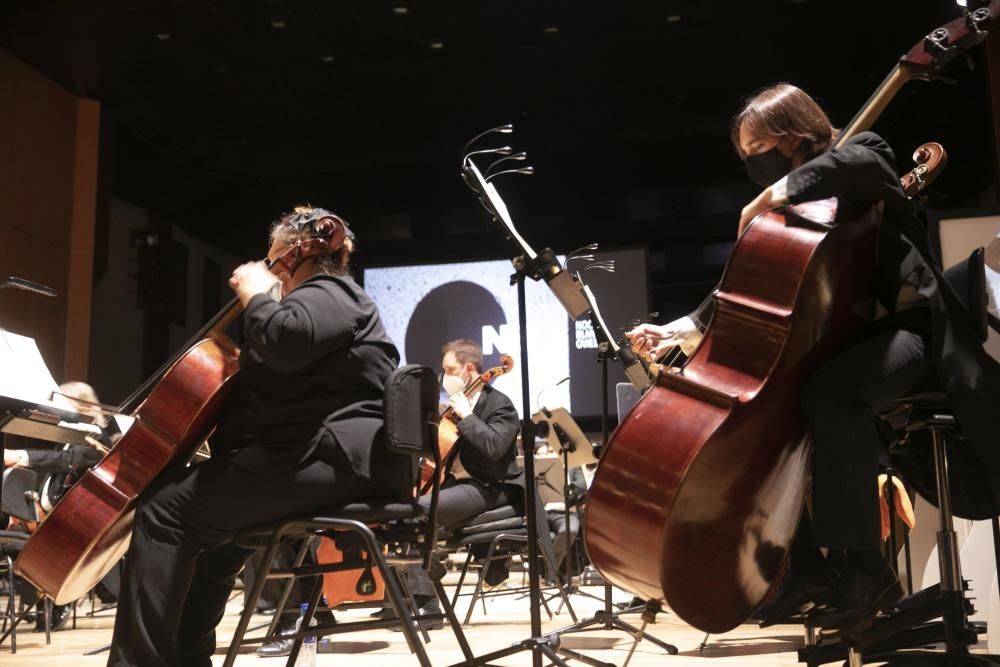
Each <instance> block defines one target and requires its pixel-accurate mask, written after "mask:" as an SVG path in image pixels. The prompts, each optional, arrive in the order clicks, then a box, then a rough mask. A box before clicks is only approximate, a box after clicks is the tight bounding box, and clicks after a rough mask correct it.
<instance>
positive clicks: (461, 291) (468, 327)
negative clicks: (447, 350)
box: [405, 280, 517, 368]
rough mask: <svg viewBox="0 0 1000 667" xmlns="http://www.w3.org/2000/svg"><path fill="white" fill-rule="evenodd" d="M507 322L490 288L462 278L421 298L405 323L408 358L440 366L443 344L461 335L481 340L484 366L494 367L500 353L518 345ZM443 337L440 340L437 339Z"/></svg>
mask: <svg viewBox="0 0 1000 667" xmlns="http://www.w3.org/2000/svg"><path fill="white" fill-rule="evenodd" d="M511 334H514V338H515V339H516V337H517V332H516V331H512V329H511V327H509V326H507V316H506V314H505V313H504V312H503V308H502V307H501V306H500V304H499V303H497V300H496V299H495V298H494V297H493V294H491V293H490V292H489V291H487V290H486V289H485V288H484V287H482V286H481V285H477V284H476V283H472V282H468V281H465V280H460V281H456V282H452V283H446V284H444V285H441V286H440V287H435V288H434V289H432V290H431V291H430V292H429V293H428V294H427V296H425V297H424V298H423V299H421V300H420V302H419V303H418V304H417V306H416V308H414V309H413V315H412V316H411V317H410V322H409V324H408V325H407V327H406V351H405V354H406V359H407V361H408V362H410V363H418V364H427V365H428V366H431V367H434V368H437V366H438V365H440V363H441V345H443V344H444V343H446V342H448V341H452V340H457V339H459V338H467V339H469V340H473V341H475V342H477V343H479V345H480V346H482V348H483V367H484V368H491V367H493V366H496V365H497V364H498V363H499V361H500V355H501V354H503V353H509V351H510V350H513V349H514V348H515V347H516V344H511V343H512V341H510V340H509V339H510V337H511ZM438 341H440V342H438Z"/></svg>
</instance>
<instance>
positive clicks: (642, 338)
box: [625, 316, 698, 361]
mask: <svg viewBox="0 0 1000 667" xmlns="http://www.w3.org/2000/svg"><path fill="white" fill-rule="evenodd" d="M697 330H698V325H697V324H695V322H694V320H692V319H691V318H690V317H687V316H685V317H679V318H677V319H676V320H674V321H673V322H669V323H668V324H661V325H656V324H650V323H648V322H647V323H644V324H640V325H639V326H637V327H636V328H635V329H632V330H631V331H627V332H625V337H626V338H627V339H628V341H629V343H630V344H631V347H632V349H633V350H634V351H635V352H636V353H637V354H644V355H646V356H647V357H648V358H649V359H651V360H653V361H655V360H656V359H659V358H660V357H662V356H663V355H664V354H665V353H666V352H667V351H668V350H670V349H671V348H673V347H676V346H677V345H680V344H681V342H683V340H684V338H685V337H686V336H688V335H689V334H691V332H693V331H697Z"/></svg>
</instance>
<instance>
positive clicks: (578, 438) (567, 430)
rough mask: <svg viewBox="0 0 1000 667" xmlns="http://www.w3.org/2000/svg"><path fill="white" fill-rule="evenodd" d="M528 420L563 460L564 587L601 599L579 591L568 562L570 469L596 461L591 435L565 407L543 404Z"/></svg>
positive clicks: (570, 547) (570, 551) (571, 550)
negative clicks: (551, 407) (551, 406)
mask: <svg viewBox="0 0 1000 667" xmlns="http://www.w3.org/2000/svg"><path fill="white" fill-rule="evenodd" d="M531 419H532V421H533V422H535V424H537V425H539V426H540V427H542V428H540V430H541V431H543V432H544V434H545V438H546V440H547V441H548V446H549V451H558V452H559V456H560V458H561V459H562V480H561V481H562V494H561V495H562V500H563V520H564V521H565V525H566V531H565V533H564V539H565V542H566V556H565V563H566V567H565V579H564V582H563V583H564V586H567V587H569V588H570V590H571V591H572V592H574V593H578V594H580V595H586V596H587V597H592V598H594V599H597V600H600V599H601V598H598V597H597V596H595V595H592V594H590V593H587V592H585V591H582V590H580V589H579V588H578V587H577V586H575V585H574V584H573V575H572V573H571V572H570V568H569V566H570V564H571V563H572V562H573V554H574V548H573V542H574V539H573V538H572V535H571V533H572V531H571V521H570V511H569V510H570V505H572V504H573V501H572V499H571V496H573V495H575V494H574V493H573V488H572V486H571V485H570V481H569V471H570V469H571V468H577V467H580V466H584V465H588V464H591V463H597V457H595V456H594V448H593V446H592V445H591V443H590V438H588V437H587V436H586V435H585V434H584V432H583V430H581V429H580V427H579V426H578V425H577V423H576V421H575V420H574V419H573V417H572V416H571V415H570V414H569V412H568V411H567V410H566V408H554V409H552V410H549V409H548V408H544V407H543V408H542V409H541V410H539V411H538V412H536V413H535V414H534V415H532V417H531ZM580 525H581V527H582V525H583V522H582V518H581V522H580Z"/></svg>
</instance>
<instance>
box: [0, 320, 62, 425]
mask: <svg viewBox="0 0 1000 667" xmlns="http://www.w3.org/2000/svg"><path fill="white" fill-rule="evenodd" d="M58 391H59V385H57V384H56V381H55V379H54V378H53V377H52V373H51V372H49V368H48V366H46V365H45V360H43V359H42V353H41V352H39V350H38V346H37V345H36V344H35V339H34V338H29V337H27V336H21V335H19V334H16V333H13V332H10V331H7V330H5V329H0V395H2V396H9V397H11V398H16V399H19V400H22V401H27V402H30V403H40V404H42V405H47V406H51V407H54V408H59V409H61V410H69V411H71V412H75V410H74V409H73V408H72V406H69V405H65V404H62V403H59V402H56V401H54V400H53V396H54V395H56V392H58Z"/></svg>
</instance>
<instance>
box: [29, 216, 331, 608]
mask: <svg viewBox="0 0 1000 667" xmlns="http://www.w3.org/2000/svg"><path fill="white" fill-rule="evenodd" d="M303 224H308V225H310V226H311V237H310V238H307V239H301V240H299V241H297V242H296V243H294V244H292V245H290V246H289V247H288V248H286V249H285V250H284V251H283V252H282V254H281V255H280V256H279V257H276V258H275V259H274V260H272V261H269V262H268V263H267V265H268V268H269V269H270V270H271V271H272V272H274V273H280V272H288V273H290V274H294V273H295V270H296V269H297V268H298V267H299V266H300V265H301V264H302V262H303V261H305V260H306V259H308V258H309V257H312V256H314V255H319V254H328V253H331V252H333V251H335V250H336V249H337V248H339V247H340V245H341V244H343V242H344V240H345V239H346V238H347V234H348V231H347V226H346V224H345V223H344V221H343V220H341V219H340V218H338V217H337V216H334V215H332V214H327V213H326V212H322V211H320V212H318V214H317V215H316V216H313V217H309V218H306V220H305V221H304V222H303ZM241 311H242V305H241V304H240V301H239V299H233V300H232V301H231V302H230V303H229V304H227V305H226V307H225V308H223V309H222V310H221V311H220V312H219V313H218V314H217V315H216V316H215V317H213V318H212V319H211V320H210V321H209V322H208V323H207V324H206V325H205V326H204V327H203V328H202V329H201V330H200V331H199V332H198V333H197V334H196V335H195V336H194V337H193V338H192V339H191V340H190V341H189V342H188V344H187V345H185V346H184V347H183V348H182V349H181V350H180V351H179V352H178V353H177V354H175V355H174V356H173V357H171V358H170V359H169V360H168V361H167V363H165V364H164V365H163V367H161V368H160V369H159V370H158V371H157V372H156V373H155V374H154V375H153V376H151V377H150V378H149V379H148V380H146V381H145V382H144V383H143V384H142V385H141V386H140V387H139V388H138V389H136V391H135V392H133V393H132V395H131V396H129V397H128V398H127V399H126V400H125V402H124V403H123V404H122V405H121V406H120V407H119V408H118V410H117V411H118V412H120V413H126V414H129V415H131V416H132V417H133V419H134V421H133V424H132V426H131V427H130V428H129V430H128V432H127V433H125V435H124V436H122V438H121V439H120V440H119V441H118V442H117V443H116V444H115V446H114V447H113V448H112V449H111V451H110V452H109V453H108V454H107V455H106V456H105V457H104V459H102V460H101V462H100V463H98V464H97V465H96V466H94V467H93V468H91V469H90V470H88V471H86V472H85V473H84V474H83V475H82V476H81V478H80V481H79V482H78V483H77V484H75V485H74V486H73V487H72V488H71V489H70V490H69V491H67V492H66V494H65V495H64V496H63V497H62V498H61V499H60V500H59V502H58V503H57V504H56V506H55V507H53V508H52V511H51V512H50V513H49V514H48V516H47V517H46V519H45V521H44V522H43V523H41V524H39V526H38V528H37V530H36V531H35V533H34V535H33V536H32V537H31V539H30V540H28V542H27V543H26V544H25V546H24V549H23V550H22V551H21V555H20V556H19V557H18V560H17V563H16V564H15V566H14V569H15V571H16V572H17V573H18V574H20V575H21V576H22V577H24V578H25V579H27V580H28V581H29V582H31V584H32V585H33V586H35V588H37V589H38V590H40V591H41V592H42V593H43V594H44V595H45V596H47V597H49V598H52V600H53V601H54V602H55V603H56V604H67V603H69V602H72V601H73V600H77V599H79V598H81V597H83V596H84V595H85V594H86V593H87V591H89V590H90V589H92V588H93V587H94V586H95V585H96V584H97V582H99V581H100V580H101V579H102V578H103V577H104V575H105V574H107V572H108V570H110V569H111V568H112V567H113V566H114V565H115V563H117V562H118V561H119V560H120V559H121V557H122V556H123V555H124V554H125V552H126V550H127V549H128V546H129V541H130V539H131V536H132V519H133V514H134V511H135V505H136V501H137V499H138V497H139V495H140V494H141V493H142V492H143V491H144V490H145V489H146V488H148V487H149V486H150V485H151V484H152V483H153V482H154V480H156V478H157V477H159V476H160V474H161V473H163V472H164V471H165V470H168V469H172V468H176V467H178V466H183V465H185V464H186V463H187V462H188V461H189V460H190V459H191V458H192V457H193V455H194V453H195V451H196V450H197V449H198V447H199V446H200V445H201V444H202V442H204V441H205V439H206V438H207V437H208V434H209V433H210V432H211V431H212V429H213V428H214V427H215V424H216V422H217V420H218V417H219V415H220V413H221V411H222V408H223V406H224V405H225V403H226V400H227V399H228V397H229V393H230V392H231V390H232V388H233V386H234V384H235V383H234V380H235V378H236V375H237V373H238V372H239V354H240V351H239V348H238V347H237V346H236V344H235V343H234V342H233V341H232V340H230V339H229V337H228V336H226V335H225V329H226V327H228V325H229V324H230V323H231V322H232V321H233V320H234V319H235V318H236V317H237V316H238V315H239V313H240V312H241Z"/></svg>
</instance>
